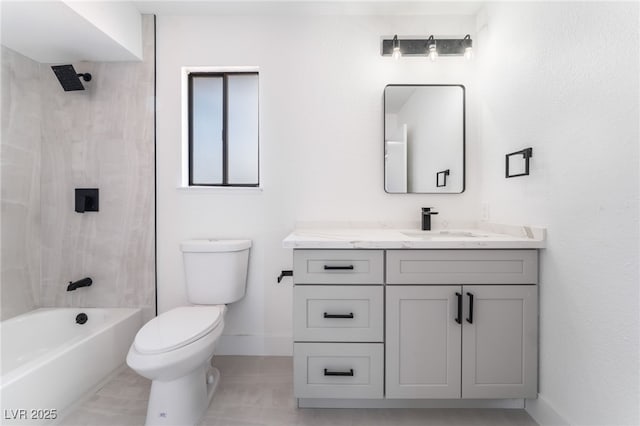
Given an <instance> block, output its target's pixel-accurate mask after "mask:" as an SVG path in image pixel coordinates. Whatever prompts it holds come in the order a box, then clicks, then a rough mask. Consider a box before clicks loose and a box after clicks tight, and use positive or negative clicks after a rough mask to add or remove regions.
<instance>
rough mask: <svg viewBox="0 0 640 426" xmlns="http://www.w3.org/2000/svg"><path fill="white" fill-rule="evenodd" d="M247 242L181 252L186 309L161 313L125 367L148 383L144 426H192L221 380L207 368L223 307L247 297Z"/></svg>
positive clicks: (187, 246)
mask: <svg viewBox="0 0 640 426" xmlns="http://www.w3.org/2000/svg"><path fill="white" fill-rule="evenodd" d="M250 248H251V241H250V240H191V241H185V242H183V243H182V244H181V245H180V249H181V250H182V256H183V262H184V271H185V282H186V288H187V298H188V300H189V303H191V304H192V305H190V306H181V307H178V308H174V309H171V310H170V311H167V312H164V313H162V314H160V315H159V316H157V317H156V318H154V319H152V320H151V321H149V322H148V323H146V324H145V325H144V326H143V327H142V328H141V329H140V331H138V334H137V335H136V337H135V340H134V342H133V344H132V345H131V348H130V349H129V353H128V354H127V365H129V367H131V368H132V369H133V370H134V371H136V372H137V373H138V374H140V375H141V376H143V377H146V378H148V379H151V380H152V382H151V392H150V394H149V405H148V407H147V419H146V423H145V424H146V425H148V426H152V425H195V424H196V423H197V422H198V421H200V419H201V418H202V416H203V415H204V413H205V411H206V410H207V407H208V406H209V403H210V402H211V399H212V398H213V393H214V391H215V388H216V385H217V384H218V380H219V378H220V373H219V371H218V370H217V369H216V368H214V367H212V366H211V358H212V357H213V350H214V347H215V343H216V341H217V340H218V337H220V335H221V334H222V329H223V328H224V316H225V312H226V311H227V307H226V304H228V303H233V302H236V301H238V300H240V299H241V298H242V297H243V296H244V293H245V289H246V283H247V269H248V260H249V249H250Z"/></svg>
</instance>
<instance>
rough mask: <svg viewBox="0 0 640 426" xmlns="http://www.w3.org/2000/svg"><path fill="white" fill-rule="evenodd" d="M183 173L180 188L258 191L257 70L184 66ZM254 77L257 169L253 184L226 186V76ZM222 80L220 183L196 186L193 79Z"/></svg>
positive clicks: (259, 174)
mask: <svg viewBox="0 0 640 426" xmlns="http://www.w3.org/2000/svg"><path fill="white" fill-rule="evenodd" d="M182 71H183V123H185V124H186V125H183V172H182V187H186V188H248V189H251V188H254V189H255V188H258V189H259V188H261V181H262V179H261V173H260V172H261V167H260V72H259V69H258V68H257V67H224V68H223V67H220V68H213V67H207V68H203V67H183V68H182ZM230 75H255V76H257V77H258V93H257V96H258V123H257V126H258V134H257V140H256V150H257V152H256V154H257V160H258V161H257V170H256V172H257V173H256V177H257V182H256V183H229V181H228V179H229V168H228V162H229V158H228V154H229V149H228V147H229V141H228V124H229V116H228V76H230ZM194 77H221V78H222V86H223V88H222V97H223V99H222V182H221V183H195V182H194V181H193V78H194Z"/></svg>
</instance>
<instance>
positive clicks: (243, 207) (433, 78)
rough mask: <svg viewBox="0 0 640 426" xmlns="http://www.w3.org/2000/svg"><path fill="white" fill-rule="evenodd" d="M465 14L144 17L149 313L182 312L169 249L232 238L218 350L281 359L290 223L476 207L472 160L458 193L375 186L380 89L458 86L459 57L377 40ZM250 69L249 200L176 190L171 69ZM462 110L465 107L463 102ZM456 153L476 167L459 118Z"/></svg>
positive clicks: (442, 28) (449, 23) (287, 327)
mask: <svg viewBox="0 0 640 426" xmlns="http://www.w3.org/2000/svg"><path fill="white" fill-rule="evenodd" d="M474 27H475V20H474V18H472V17H457V18H451V17H446V16H440V17H432V18H424V17H397V16H396V17H384V16H340V17H338V16H256V17H250V16H245V17H242V16H239V17H238V16H237V17H229V16H224V17H213V16H201V17H196V16H163V15H160V16H159V17H158V45H157V46H158V68H157V72H158V80H157V81H158V127H157V155H158V159H157V171H158V189H157V199H158V304H159V311H160V312H163V311H166V310H167V309H170V308H172V307H174V306H177V305H181V304H184V303H186V297H185V290H184V278H183V270H182V259H181V253H180V251H179V242H180V241H181V240H184V239H188V238H203V237H218V238H224V237H244V238H250V239H252V240H253V242H254V246H253V248H252V252H251V260H250V270H249V283H248V290H247V295H246V297H245V299H244V300H242V301H241V302H239V303H237V304H235V305H232V306H231V308H230V310H229V314H228V320H227V323H226V329H225V335H226V336H227V337H225V338H223V340H222V342H221V346H220V347H219V349H218V350H219V352H221V353H250V354H261V353H264V354H288V353H291V349H292V338H291V335H292V331H291V329H292V326H291V316H292V307H291V299H292V290H291V281H290V279H286V280H284V281H283V283H282V284H280V285H278V284H276V276H277V275H278V273H279V271H280V270H281V269H290V268H291V261H292V257H291V256H292V253H291V251H290V250H285V249H282V248H281V247H282V239H283V238H284V237H285V236H286V235H287V234H288V233H289V232H291V231H292V230H293V229H294V227H295V224H296V222H297V221H354V222H362V221H369V222H379V223H387V224H389V223H391V222H407V221H411V222H413V223H414V225H415V226H416V227H417V226H418V223H419V219H420V207H423V206H432V207H435V208H436V210H437V211H439V212H440V215H438V216H436V217H435V218H434V222H435V224H436V225H438V224H440V225H442V223H443V222H446V221H451V220H456V219H460V220H461V219H469V218H473V217H476V216H477V214H476V213H477V212H478V211H479V203H478V194H479V187H478V186H477V184H476V182H477V177H478V176H479V171H478V168H477V162H475V161H470V162H469V163H471V164H469V165H468V170H467V173H468V175H467V176H468V181H467V190H466V191H465V192H464V193H463V194H462V195H399V194H396V195H393V194H386V193H385V192H384V188H383V181H384V179H383V119H384V118H383V111H382V95H383V90H384V87H385V85H387V84H389V83H461V84H464V85H465V86H466V87H467V88H468V90H467V96H468V98H467V100H468V101H470V100H472V99H473V97H474V89H473V79H472V74H473V72H472V70H473V64H472V63H468V62H466V61H465V60H464V59H462V58H442V60H440V61H438V62H435V63H432V62H431V61H429V60H427V59H426V58H405V59H403V60H401V61H399V62H396V61H394V60H393V59H392V58H390V57H385V58H383V57H381V56H380V53H379V52H380V38H381V36H383V35H393V34H395V33H398V34H399V35H405V34H406V35H414V34H424V33H425V32H426V31H430V32H433V33H434V34H458V35H464V34H466V33H469V32H472V31H473V28H474ZM207 65H214V66H230V65H235V66H258V67H259V68H260V114H261V118H260V120H261V121H260V125H261V129H260V132H261V133H260V143H261V150H260V153H261V161H262V163H261V173H262V182H263V190H262V191H251V190H249V191H235V192H234V191H224V192H215V191H212V192H206V191H197V190H194V191H185V190H179V189H177V186H178V184H179V182H180V164H181V162H180V154H181V151H180V146H181V141H180V136H181V131H180V129H181V127H180V126H181V123H180V116H181V114H180V67H182V66H207ZM469 103H470V102H468V103H467V105H469ZM470 116H471V118H470V120H469V127H467V132H468V139H467V146H468V151H467V155H468V158H477V156H478V155H479V153H478V151H477V145H476V139H475V135H474V131H473V129H474V122H473V116H474V115H473V114H470Z"/></svg>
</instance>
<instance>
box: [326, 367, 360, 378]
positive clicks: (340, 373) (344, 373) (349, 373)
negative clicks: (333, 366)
mask: <svg viewBox="0 0 640 426" xmlns="http://www.w3.org/2000/svg"><path fill="white" fill-rule="evenodd" d="M324 375H325V376H353V368H350V369H349V371H329V370H328V369H326V368H325V369H324Z"/></svg>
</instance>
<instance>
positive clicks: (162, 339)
mask: <svg viewBox="0 0 640 426" xmlns="http://www.w3.org/2000/svg"><path fill="white" fill-rule="evenodd" d="M224 310H225V306H224V305H214V306H182V307H179V308H175V309H172V310H170V311H167V312H165V313H163V314H160V315H159V316H157V317H156V318H154V319H152V320H151V321H149V322H148V323H146V324H145V325H144V326H143V327H142V328H141V329H140V331H138V334H137V335H136V338H135V341H134V343H133V346H134V347H135V349H136V350H137V351H138V352H139V353H140V354H159V353H164V352H169V351H173V350H176V349H178V348H181V347H183V346H186V345H188V344H190V343H193V342H195V341H196V340H198V339H200V338H202V337H203V336H205V335H207V334H209V333H210V332H211V331H212V330H214V329H215V328H216V327H217V326H218V325H219V324H220V323H221V322H222V318H223V316H224V315H223V314H224Z"/></svg>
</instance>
